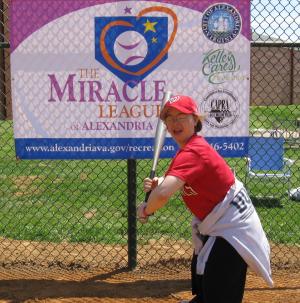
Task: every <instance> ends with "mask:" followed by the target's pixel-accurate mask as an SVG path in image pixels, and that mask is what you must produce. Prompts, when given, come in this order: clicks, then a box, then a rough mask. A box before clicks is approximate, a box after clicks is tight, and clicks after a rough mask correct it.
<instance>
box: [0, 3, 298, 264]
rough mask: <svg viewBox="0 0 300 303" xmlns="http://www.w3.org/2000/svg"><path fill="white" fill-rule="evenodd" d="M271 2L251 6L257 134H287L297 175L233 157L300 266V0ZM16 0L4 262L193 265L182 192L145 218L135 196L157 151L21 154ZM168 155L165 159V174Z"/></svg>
mask: <svg viewBox="0 0 300 303" xmlns="http://www.w3.org/2000/svg"><path fill="white" fill-rule="evenodd" d="M263 3H265V1H258V0H257V1H252V7H251V10H252V14H251V15H252V20H251V22H252V31H253V43H252V49H251V111H250V135H251V136H253V137H260V138H283V139H284V144H283V152H284V157H285V158H289V159H291V160H293V161H292V165H291V168H290V170H291V171H290V177H289V178H288V179H287V178H279V176H277V177H276V176H275V177H274V178H270V179H269V178H268V179H267V178H260V179H259V178H252V177H251V176H249V175H248V172H249V171H248V166H247V165H248V162H247V159H244V158H243V159H227V161H228V163H229V164H230V165H231V167H232V168H233V169H234V170H235V172H236V174H237V176H238V178H239V179H241V180H242V181H244V180H247V187H248V188H249V190H250V192H251V198H252V200H253V203H254V204H255V206H256V208H257V210H258V213H259V215H260V217H261V220H262V223H263V225H264V228H265V230H266V232H267V235H268V237H269V239H270V242H271V245H272V254H273V258H272V262H273V266H276V267H280V266H285V267H286V266H291V267H292V266H295V265H296V266H299V265H300V259H299V258H300V251H299V243H300V239H299V235H300V233H299V220H300V204H299V202H297V201H294V200H293V199H292V198H291V197H290V196H289V194H288V190H289V188H290V189H295V188H300V173H299V170H300V162H299V159H300V149H299V117H300V43H299V41H300V32H299V27H298V26H297V27H295V24H298V23H297V22H299V11H300V4H299V3H298V1H289V5H288V6H286V7H283V6H282V5H281V4H280V1H277V2H276V1H270V2H269V3H268V4H267V6H264V4H263ZM8 10H9V1H1V7H0V19H1V20H0V32H1V36H0V66H1V69H0V92H1V93H0V193H1V195H0V252H1V253H0V263H1V264H2V265H3V266H5V265H7V264H10V265H14V264H17V265H20V264H23V265H24V264H25V265H26V264H30V265H38V266H48V267H51V266H60V267H63V268H86V269H90V268H95V267H96V268H102V267H103V268H104V267H105V268H108V267H111V268H116V267H117V268H118V267H119V268H120V267H126V266H129V267H130V268H134V267H136V266H137V265H138V266H141V267H143V266H149V265H151V266H154V267H155V266H165V267H168V266H174V262H175V264H177V265H176V266H177V267H178V268H180V266H182V267H184V268H186V267H187V266H189V265H188V264H189V259H190V257H191V254H192V247H191V241H190V238H191V237H190V222H189V221H190V215H189V213H188V212H187V211H186V210H185V209H184V206H183V204H182V203H181V202H180V200H179V199H178V198H174V199H172V200H171V201H170V203H169V204H168V206H167V207H166V209H164V210H162V211H160V212H159V214H157V215H155V216H153V217H152V218H151V221H152V222H151V224H149V225H140V224H139V223H136V218H135V206H136V204H137V202H138V201H141V200H143V197H144V193H143V192H142V188H141V184H142V180H143V179H144V178H145V177H146V176H147V174H148V172H149V171H150V166H151V163H150V162H151V161H150V160H139V161H135V160H128V161H121V160H118V161H105V160H102V161H95V160H89V161H86V160H85V161H80V160H77V161H62V160H57V161H38V160H34V161H20V160H18V159H16V158H15V149H14V148H15V147H14V139H13V121H12V103H11V94H10V80H11V79H10V65H9V60H10V57H9V53H10V49H9V26H8V21H9V20H8ZM274 11H275V12H276V14H275V15H278V14H280V15H285V16H286V18H285V19H286V20H289V21H288V22H287V23H284V24H285V25H284V27H283V28H282V29H281V31H279V30H278V29H280V27H281V26H282V24H283V23H282V22H279V21H277V19H276V18H274V21H272V22H271V23H270V24H268V23H267V20H270V19H268V18H267V17H268V16H269V17H272V16H273V14H274ZM272 18H273V17H272ZM272 20H273V19H272ZM270 29H271V30H270ZM278 33H281V35H279V34H278ZM274 153H276V150H274ZM270 159H271V158H269V160H270ZM168 163H169V160H162V161H160V164H159V172H158V173H159V174H163V172H164V171H165V169H166V168H167V165H168ZM250 177H251V178H250ZM175 210H176V211H175Z"/></svg>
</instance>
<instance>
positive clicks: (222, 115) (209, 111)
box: [200, 89, 240, 128]
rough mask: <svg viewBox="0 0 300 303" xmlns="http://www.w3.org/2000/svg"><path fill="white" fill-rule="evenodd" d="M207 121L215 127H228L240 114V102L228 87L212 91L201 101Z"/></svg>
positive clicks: (202, 110)
mask: <svg viewBox="0 0 300 303" xmlns="http://www.w3.org/2000/svg"><path fill="white" fill-rule="evenodd" d="M200 109H201V112H202V113H203V114H204V115H205V116H206V119H205V122H206V123H208V124H209V125H210V126H212V127H215V128H224V127H227V126H229V125H231V124H233V123H235V121H236V120H237V119H238V117H239V116H240V103H239V102H238V99H237V98H236V96H235V95H234V94H233V93H232V92H230V91H229V90H226V89H218V90H215V91H212V92H210V93H209V94H208V95H207V96H206V97H205V98H204V100H203V102H202V103H201V108H200Z"/></svg>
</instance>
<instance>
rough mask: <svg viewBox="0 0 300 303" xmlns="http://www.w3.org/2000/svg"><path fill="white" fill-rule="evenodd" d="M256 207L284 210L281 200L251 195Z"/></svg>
mask: <svg viewBox="0 0 300 303" xmlns="http://www.w3.org/2000/svg"><path fill="white" fill-rule="evenodd" d="M250 198H251V201H252V203H253V205H254V206H257V207H266V208H283V206H282V204H281V203H280V199H279V198H276V197H257V196H252V195H250Z"/></svg>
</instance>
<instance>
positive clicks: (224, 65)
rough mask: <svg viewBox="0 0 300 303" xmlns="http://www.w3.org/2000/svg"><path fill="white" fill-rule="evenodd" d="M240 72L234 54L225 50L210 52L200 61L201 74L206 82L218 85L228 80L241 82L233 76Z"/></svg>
mask: <svg viewBox="0 0 300 303" xmlns="http://www.w3.org/2000/svg"><path fill="white" fill-rule="evenodd" d="M239 70H240V65H238V64H237V62H236V59H235V56H234V54H233V53H232V52H231V51H229V50H225V49H214V50H210V51H209V52H208V53H206V54H205V55H204V58H203V61H202V73H203V75H204V76H206V77H207V79H208V82H209V83H212V84H220V83H224V82H225V81H229V80H239V78H241V79H240V80H243V78H242V77H237V76H235V75H234V74H235V73H236V72H238V71H239Z"/></svg>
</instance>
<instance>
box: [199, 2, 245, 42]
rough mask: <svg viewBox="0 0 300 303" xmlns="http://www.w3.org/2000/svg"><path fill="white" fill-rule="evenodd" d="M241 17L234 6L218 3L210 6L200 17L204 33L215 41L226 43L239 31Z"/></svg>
mask: <svg viewBox="0 0 300 303" xmlns="http://www.w3.org/2000/svg"><path fill="white" fill-rule="evenodd" d="M241 27H242V19H241V16H240V14H239V13H238V11H237V10H236V9H235V7H233V6H231V5H229V4H226V3H220V4H215V5H212V6H210V7H209V8H208V9H207V10H206V11H205V12H204V14H203V17H202V30H203V33H204V35H205V36H206V37H207V38H208V39H209V40H211V41H212V42H215V43H220V44H224V43H228V42H230V41H232V40H233V39H234V38H235V37H236V36H237V35H238V34H239V33H240V30H241Z"/></svg>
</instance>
